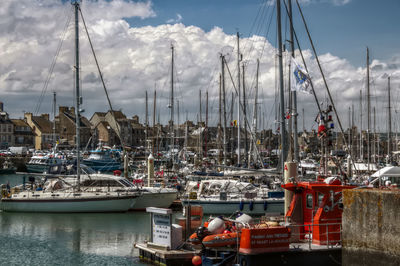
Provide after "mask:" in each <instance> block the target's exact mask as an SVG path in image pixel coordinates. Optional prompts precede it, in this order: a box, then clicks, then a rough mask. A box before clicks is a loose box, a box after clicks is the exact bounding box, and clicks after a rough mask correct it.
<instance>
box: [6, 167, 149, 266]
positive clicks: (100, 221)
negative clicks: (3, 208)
mask: <svg viewBox="0 0 400 266" xmlns="http://www.w3.org/2000/svg"><path fill="white" fill-rule="evenodd" d="M22 180H23V178H22V176H19V175H10V176H0V183H1V184H6V183H7V181H9V182H10V186H14V185H17V184H21V183H22ZM149 222H150V215H149V214H148V213H146V212H128V213H104V214H102V213H86V214H80V213H74V214H43V213H7V212H0V261H1V263H0V264H1V265H143V264H141V263H140V261H139V259H138V251H137V250H136V249H134V248H133V244H134V243H136V242H143V241H145V240H148V239H149V237H150V224H149Z"/></svg>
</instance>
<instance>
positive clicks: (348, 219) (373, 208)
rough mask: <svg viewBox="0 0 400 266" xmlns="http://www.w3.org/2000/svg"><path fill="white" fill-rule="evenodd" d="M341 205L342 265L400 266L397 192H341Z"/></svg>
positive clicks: (398, 194)
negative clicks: (342, 205) (342, 208)
mask: <svg viewBox="0 0 400 266" xmlns="http://www.w3.org/2000/svg"><path fill="white" fill-rule="evenodd" d="M343 204H344V210H343V220H342V226H343V228H342V230H343V233H342V246H343V250H342V263H343V265H400V248H399V247H400V190H398V189H395V190H387V189H386V190H382V189H352V190H344V191H343Z"/></svg>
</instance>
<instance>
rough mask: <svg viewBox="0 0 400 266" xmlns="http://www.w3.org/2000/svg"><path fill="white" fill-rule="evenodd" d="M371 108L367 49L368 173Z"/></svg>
mask: <svg viewBox="0 0 400 266" xmlns="http://www.w3.org/2000/svg"><path fill="white" fill-rule="evenodd" d="M370 120H371V106H370V91H369V49H368V47H367V163H368V172H369V171H370V157H371V156H370V144H369V131H370V123H371V121H370Z"/></svg>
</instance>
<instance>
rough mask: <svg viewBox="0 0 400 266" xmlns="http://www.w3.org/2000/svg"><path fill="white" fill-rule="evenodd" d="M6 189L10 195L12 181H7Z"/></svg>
mask: <svg viewBox="0 0 400 266" xmlns="http://www.w3.org/2000/svg"><path fill="white" fill-rule="evenodd" d="M6 188H7V192H8V193H9V194H10V192H11V187H10V181H7V186H6Z"/></svg>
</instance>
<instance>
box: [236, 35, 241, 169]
mask: <svg viewBox="0 0 400 266" xmlns="http://www.w3.org/2000/svg"><path fill="white" fill-rule="evenodd" d="M236 37H237V69H238V80H237V92H238V98H237V99H238V100H237V103H238V106H237V110H238V113H237V128H238V131H237V134H238V157H237V158H238V160H237V163H238V164H240V49H239V32H237V33H236Z"/></svg>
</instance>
